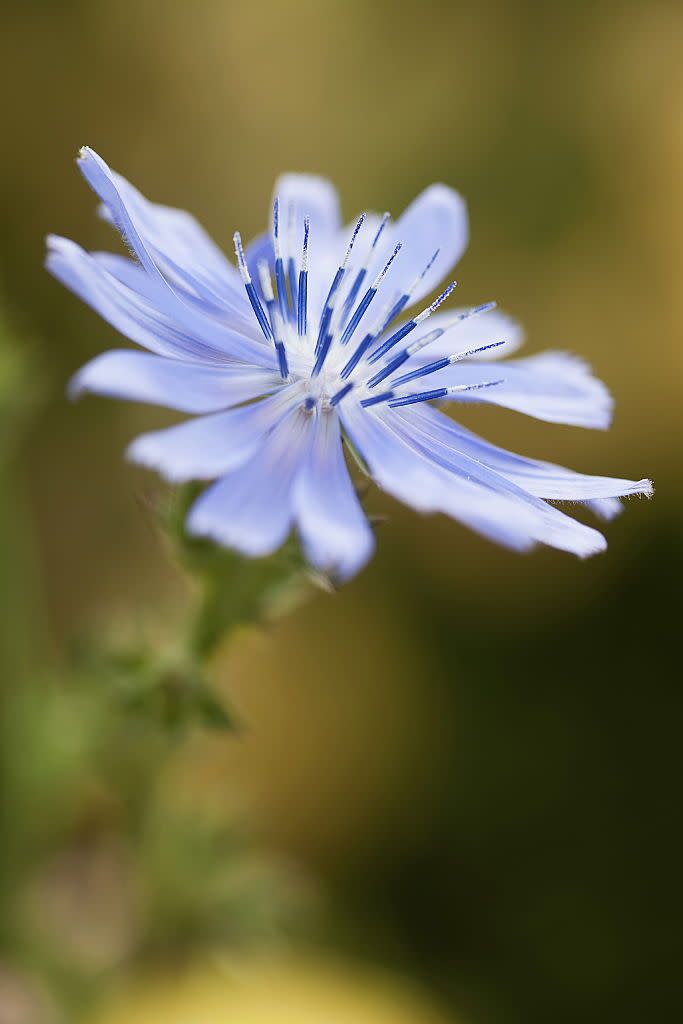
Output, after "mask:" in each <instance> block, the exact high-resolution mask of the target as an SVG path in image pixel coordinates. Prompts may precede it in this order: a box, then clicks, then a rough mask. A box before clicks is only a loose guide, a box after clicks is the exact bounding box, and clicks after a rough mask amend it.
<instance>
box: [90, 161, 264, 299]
mask: <svg viewBox="0 0 683 1024" xmlns="http://www.w3.org/2000/svg"><path fill="white" fill-rule="evenodd" d="M111 176H112V180H113V181H114V183H115V184H116V188H117V191H118V193H119V195H120V196H121V198H122V200H123V202H124V203H125V205H126V208H127V210H128V212H129V213H130V214H131V217H132V218H134V222H135V225H136V227H137V228H138V230H139V232H140V237H141V238H142V239H143V241H144V243H145V246H146V248H147V250H148V251H149V253H150V255H151V256H152V257H153V259H154V262H155V263H156V265H157V267H158V268H159V270H160V271H161V272H162V274H163V275H164V276H165V277H166V278H167V279H168V280H169V281H170V282H171V283H172V284H173V285H174V286H175V287H176V288H177V289H178V290H181V291H185V292H188V293H194V294H196V295H198V296H200V297H202V298H204V299H205V300H207V301H209V302H212V303H214V304H216V305H218V306H223V307H225V308H228V309H236V310H238V311H239V310H240V309H241V310H243V311H245V312H246V311H247V310H248V308H249V302H248V299H247V297H246V295H245V292H244V288H243V286H242V280H241V278H240V275H239V273H238V271H237V270H236V268H235V267H233V265H232V264H231V263H230V262H229V261H228V260H227V258H226V256H225V255H224V254H223V253H222V252H221V250H220V249H219V248H218V246H217V245H215V243H214V242H213V241H212V240H211V239H210V238H209V236H208V235H207V234H206V232H205V231H204V229H203V228H202V227H201V226H200V225H199V224H198V223H197V221H196V220H195V219H194V218H193V217H192V216H191V215H190V214H189V213H186V212H185V211H184V210H178V209H175V208H173V207H170V206H160V205H158V204H156V203H151V202H150V201H149V200H148V199H145V197H144V196H143V195H141V193H140V192H138V190H137V189H136V188H134V187H133V185H131V184H130V182H128V181H126V179H125V178H123V177H122V176H121V175H120V174H116V173H115V172H114V171H111ZM100 213H101V215H102V217H103V218H104V219H105V220H107V221H109V222H110V223H112V224H113V225H114V226H115V227H116V226H117V224H116V220H115V218H114V216H113V214H112V211H111V209H110V207H109V206H108V205H107V204H104V205H103V206H102V207H100Z"/></svg>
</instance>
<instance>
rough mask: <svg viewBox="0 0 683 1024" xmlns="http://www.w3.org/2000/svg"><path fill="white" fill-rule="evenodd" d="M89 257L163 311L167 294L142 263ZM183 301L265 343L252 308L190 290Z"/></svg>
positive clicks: (107, 255)
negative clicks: (203, 295) (216, 301)
mask: <svg viewBox="0 0 683 1024" xmlns="http://www.w3.org/2000/svg"><path fill="white" fill-rule="evenodd" d="M90 256H91V257H92V258H93V259H94V260H95V262H96V263H97V264H98V265H99V266H101V267H103V268H104V269H105V270H106V271H108V273H109V274H111V275H112V276H113V277H115V278H116V279H117V280H118V281H120V282H121V283H122V284H124V285H126V287H127V288H130V289H131V290H132V291H134V292H137V293H138V294H139V295H141V296H143V297H144V298H146V299H147V300H148V301H150V302H152V303H154V304H155V305H157V306H159V307H160V308H162V309H163V307H164V294H163V292H162V290H161V289H160V287H159V285H158V284H157V282H156V281H155V280H153V279H152V278H151V277H150V276H149V274H148V273H147V271H146V270H144V269H143V267H141V266H140V264H139V263H136V262H134V261H133V260H131V259H127V258H126V257H125V256H120V255H119V254H118V253H113V252H92V253H90ZM243 293H244V289H243ZM183 300H184V302H186V303H187V305H189V306H191V307H193V308H194V309H196V310H197V312H198V313H199V314H200V315H201V316H208V317H213V318H214V319H215V320H218V321H219V323H221V324H222V325H225V324H229V325H230V329H231V330H233V331H235V332H237V333H238V334H241V335H244V337H245V338H249V339H252V340H254V341H257V342H259V344H262V343H263V335H262V333H261V330H260V328H259V326H258V324H257V322H256V320H255V318H254V313H253V310H252V308H251V306H248V308H246V309H245V308H244V304H242V303H239V304H235V305H234V306H230V305H229V304H228V303H226V302H221V304H220V306H218V305H216V303H215V302H213V301H210V300H207V299H205V298H202V297H200V296H199V295H196V294H193V293H191V292H189V291H185V292H183Z"/></svg>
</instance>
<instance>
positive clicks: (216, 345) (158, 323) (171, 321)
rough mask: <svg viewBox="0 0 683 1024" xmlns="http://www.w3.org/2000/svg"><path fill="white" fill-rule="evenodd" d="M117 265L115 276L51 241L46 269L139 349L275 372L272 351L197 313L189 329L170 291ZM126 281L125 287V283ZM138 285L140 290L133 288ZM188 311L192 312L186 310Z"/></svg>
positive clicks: (60, 241)
mask: <svg viewBox="0 0 683 1024" xmlns="http://www.w3.org/2000/svg"><path fill="white" fill-rule="evenodd" d="M124 262H125V261H121V263H119V264H117V268H118V275H119V276H114V274H112V273H111V272H110V270H109V269H107V267H105V266H104V264H103V262H102V260H101V259H97V258H95V257H93V256H91V255H90V254H89V253H87V252H85V251H84V250H83V249H81V247H80V246H79V245H76V243H75V242H72V241H70V240H69V239H67V238H60V237H58V236H55V235H51V236H49V238H48V255H47V259H46V266H47V269H48V270H49V271H50V272H51V273H52V274H53V275H54V276H55V277H56V278H57V279H58V280H59V281H61V282H62V284H64V285H66V287H67V288H70V289H71V290H72V291H73V292H74V293H75V294H76V295H78V297H79V298H80V299H82V300H83V301H84V302H86V303H87V304H88V305H89V306H91V307H92V308H93V309H94V310H95V311H96V312H97V313H99V315H100V316H101V317H102V318H103V319H104V320H106V321H107V322H108V323H110V324H111V325H112V326H113V327H115V328H116V330H118V331H120V332H121V333H122V334H123V335H125V336H126V337H127V338H129V339H130V340H131V341H134V342H136V344H138V345H143V346H144V347H145V348H148V349H150V351H152V352H156V353H158V354H160V355H169V356H178V357H181V358H185V359H187V358H194V359H197V360H201V361H202V362H218V363H221V364H223V365H225V363H226V362H228V361H229V360H239V361H241V362H244V363H253V364H255V365H257V366H265V367H270V366H275V362H276V360H275V355H274V352H273V348H272V346H269V345H266V344H263V343H261V342H260V341H259V342H256V341H253V340H251V339H249V338H246V337H244V336H243V335H241V334H239V333H237V332H236V331H233V330H232V329H230V328H228V327H225V326H223V325H221V324H217V323H214V322H211V321H209V320H208V319H207V318H206V317H203V316H201V315H199V314H198V313H197V312H194V313H193V314H192V316H191V318H190V319H191V324H192V326H191V327H190V328H189V329H188V328H187V327H186V326H185V325H184V324H183V323H180V322H179V321H178V320H177V318H176V317H175V313H176V312H177V305H176V304H175V303H171V304H170V308H169V303H168V301H167V297H168V293H167V291H166V289H165V288H164V287H162V286H159V284H158V280H156V279H153V278H150V277H149V275H147V274H145V272H144V271H142V270H141V268H137V273H136V268H135V267H134V266H132V265H131V266H130V267H129V268H127V269H126V271H125V272H124V271H123V269H122V264H123V263H124ZM124 276H125V278H126V281H125V282H124V280H123V278H124ZM131 285H135V287H131ZM185 308H186V309H187V307H185Z"/></svg>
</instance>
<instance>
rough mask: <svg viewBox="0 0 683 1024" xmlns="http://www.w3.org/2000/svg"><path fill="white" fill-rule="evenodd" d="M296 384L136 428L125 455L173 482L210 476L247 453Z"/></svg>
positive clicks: (236, 463)
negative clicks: (171, 422)
mask: <svg viewBox="0 0 683 1024" xmlns="http://www.w3.org/2000/svg"><path fill="white" fill-rule="evenodd" d="M298 390H299V389H298V387H297V385H293V386H289V387H282V388H280V389H279V390H278V391H277V392H276V393H275V394H274V395H272V396H270V397H269V398H265V399H263V401H261V402H254V403H252V404H251V405H245V406H240V408H239V409H230V410H229V411H228V412H219V413H214V414H213V415H211V416H200V417H198V418H197V419H193V420H189V421H188V422H186V423H179V424H178V425H177V426H175V427H169V428H168V429H167V430H157V431H153V432H151V433H148V434H141V435H140V437H137V438H136V439H135V440H134V441H133V443H132V444H131V445H130V446H129V448H128V452H127V454H128V458H130V459H131V460H132V461H133V462H137V463H139V464H141V465H144V466H147V467H148V468H149V469H155V470H156V471H157V472H158V473H161V474H162V476H164V477H166V479H167V480H171V481H172V482H173V483H182V482H184V481H187V480H214V479H216V477H219V476H223V475H224V474H225V473H228V472H230V471H231V470H233V469H236V468H237V467H238V466H241V465H242V464H243V463H244V462H246V461H247V460H248V459H250V458H251V456H252V455H253V454H254V452H256V451H257V450H258V449H259V448H260V447H261V445H262V444H263V439H264V438H265V436H266V434H268V433H269V432H270V431H271V430H272V429H273V428H274V427H275V426H276V424H277V423H278V422H279V421H280V419H282V417H283V416H284V415H285V413H286V412H287V409H288V407H290V406H291V404H292V402H293V401H295V400H296V394H297V392H298Z"/></svg>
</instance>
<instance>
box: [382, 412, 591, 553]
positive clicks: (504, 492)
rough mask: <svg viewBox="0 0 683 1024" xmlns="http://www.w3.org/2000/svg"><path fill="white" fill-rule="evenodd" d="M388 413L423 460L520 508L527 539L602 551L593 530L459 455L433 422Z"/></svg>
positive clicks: (582, 550) (583, 550)
mask: <svg viewBox="0 0 683 1024" xmlns="http://www.w3.org/2000/svg"><path fill="white" fill-rule="evenodd" d="M391 412H392V413H393V415H388V414H385V415H386V423H387V426H390V427H391V429H393V430H394V431H395V432H396V433H397V434H398V436H399V437H401V439H402V440H403V441H404V442H405V443H406V444H407V445H408V446H409V447H411V448H413V449H414V450H415V451H416V452H419V453H420V454H421V455H422V456H423V457H424V458H425V459H427V460H429V461H432V462H434V463H435V464H436V465H439V466H443V467H444V468H445V469H447V470H449V471H450V472H451V473H453V474H454V476H455V477H456V478H457V477H463V478H464V479H466V480H468V481H470V482H471V483H472V484H479V485H480V486H481V487H482V489H483V491H482V495H481V498H482V501H483V502H484V503H486V502H492V501H496V500H498V499H500V498H505V499H507V500H509V501H512V502H513V503H514V504H516V505H518V506H519V508H520V510H522V509H523V510H524V512H525V513H526V524H527V528H528V530H529V537H530V539H531V540H533V541H536V542H538V543H541V544H547V545H549V546H550V547H554V548H559V549H560V550H562V551H568V552H570V553H572V554H575V555H578V556H579V557H580V558H587V557H589V556H590V555H594V554H597V553H598V552H600V551H604V549H605V547H606V546H607V544H606V541H605V538H604V537H603V536H602V534H601V533H599V532H598V531H597V530H594V529H592V528H591V527H589V526H584V524H583V523H578V522H576V520H574V519H572V518H571V517H570V516H567V515H565V514H564V513H563V512H560V511H559V509H556V508H553V506H552V505H548V504H547V503H546V502H545V501H542V500H541V499H540V498H537V497H535V496H534V495H532V494H530V493H529V492H528V491H526V490H524V489H523V488H521V487H518V486H517V485H516V484H514V483H512V482H511V481H509V480H507V479H506V478H505V477H503V476H501V475H500V474H499V473H495V472H494V471H493V470H490V469H488V468H487V467H486V466H484V465H483V464H482V463H481V462H478V461H476V460H475V459H472V458H471V457H470V456H467V455H463V454H462V453H461V452H460V451H458V450H457V449H456V448H455V447H453V445H452V443H451V442H450V441H449V440H448V439H446V438H445V437H444V435H443V433H442V431H440V430H439V429H438V427H436V428H435V427H434V425H433V424H431V423H427V424H424V423H420V424H418V423H417V422H416V420H415V418H414V417H411V416H410V415H408V414H407V413H406V411H405V410H392V411H391Z"/></svg>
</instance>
